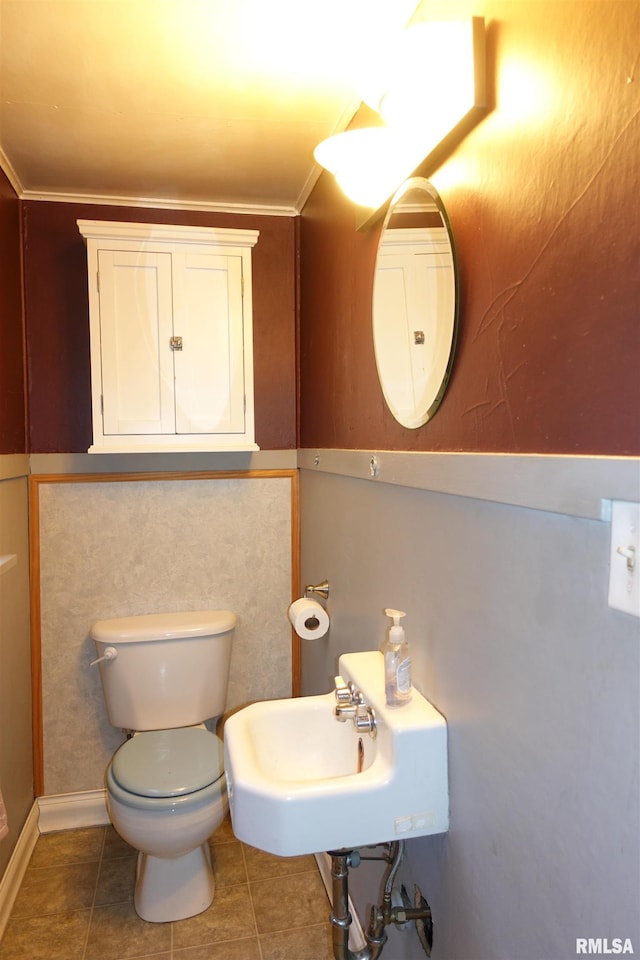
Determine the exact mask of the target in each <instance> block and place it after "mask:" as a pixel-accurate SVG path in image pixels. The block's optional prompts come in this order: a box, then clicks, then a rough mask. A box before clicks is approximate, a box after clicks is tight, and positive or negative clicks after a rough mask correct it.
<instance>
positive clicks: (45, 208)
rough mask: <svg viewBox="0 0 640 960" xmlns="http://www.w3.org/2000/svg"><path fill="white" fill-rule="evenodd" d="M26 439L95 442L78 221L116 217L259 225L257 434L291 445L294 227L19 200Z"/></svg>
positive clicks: (266, 445)
mask: <svg viewBox="0 0 640 960" xmlns="http://www.w3.org/2000/svg"><path fill="white" fill-rule="evenodd" d="M23 207H24V263H25V266H24V269H25V312H26V330H27V362H28V382H29V408H30V442H31V451H32V452H34V453H60V452H66V453H78V452H84V451H86V450H87V448H88V446H89V444H90V443H91V438H92V437H91V389H90V370H89V307H88V295H87V264H86V248H85V245H84V241H83V239H82V237H81V235H80V233H79V231H78V227H77V224H76V221H77V220H78V219H87V220H122V221H134V222H145V223H149V222H151V223H176V224H192V225H199V226H218V227H244V228H247V229H257V230H259V231H260V236H259V238H258V243H257V244H256V246H255V247H254V248H253V257H252V267H253V311H254V373H255V413H256V442H257V443H258V444H259V446H260V447H262V448H263V449H291V448H295V447H296V357H295V325H296V264H297V256H296V242H297V241H296V226H295V222H294V221H293V220H292V219H291V218H288V217H261V216H246V215H242V216H241V215H230V214H206V213H198V212H195V213H194V212H189V213H187V212H184V211H173V210H171V211H170V210H154V209H142V208H137V207H114V206H98V205H88V204H73V203H54V202H40V201H25V202H24V203H23Z"/></svg>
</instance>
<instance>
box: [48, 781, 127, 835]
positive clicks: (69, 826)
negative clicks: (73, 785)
mask: <svg viewBox="0 0 640 960" xmlns="http://www.w3.org/2000/svg"><path fill="white" fill-rule="evenodd" d="M38 807H39V809H40V824H39V826H40V833H53V832H54V831H55V830H77V829H78V828H79V827H100V826H104V824H107V823H109V822H110V821H109V814H108V813H107V803H106V791H105V790H84V791H80V792H78V793H58V794H53V795H51V796H49V797H38Z"/></svg>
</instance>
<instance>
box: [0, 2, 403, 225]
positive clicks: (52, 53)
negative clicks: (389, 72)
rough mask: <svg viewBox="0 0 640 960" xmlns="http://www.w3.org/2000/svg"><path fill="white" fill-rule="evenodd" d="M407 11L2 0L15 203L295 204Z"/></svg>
mask: <svg viewBox="0 0 640 960" xmlns="http://www.w3.org/2000/svg"><path fill="white" fill-rule="evenodd" d="M415 7H416V0H0V166H1V167H2V168H3V169H4V171H5V173H6V174H7V176H8V177H9V179H10V180H11V182H12V184H13V186H14V188H15V189H16V191H17V193H18V195H19V196H20V197H23V198H46V199H60V200H70V199H77V198H83V199H87V200H96V201H98V202H107V203H109V202H114V203H115V202H123V203H138V204H146V205H173V206H179V207H186V208H197V209H218V210H241V211H245V210H246V211H252V210H258V211H265V208H267V209H268V211H269V212H273V213H281V214H283V215H286V214H289V215H292V214H295V213H297V212H299V211H300V209H301V207H302V205H303V203H304V201H305V200H306V198H307V196H308V194H309V192H310V190H311V188H312V186H313V184H314V183H315V180H316V179H317V175H318V173H319V170H318V168H317V166H316V165H315V164H314V161H313V148H314V147H315V145H316V144H317V143H318V142H319V141H320V140H322V139H324V138H325V137H328V136H330V135H331V134H333V133H335V132H337V131H340V130H343V129H344V128H345V127H346V125H347V124H348V122H349V120H350V119H351V118H352V116H353V114H354V113H355V111H356V109H357V108H358V106H359V100H358V99H357V97H356V94H355V83H354V71H355V70H356V68H357V67H358V65H359V63H360V62H361V60H362V59H363V57H365V56H366V57H368V58H369V59H371V57H375V56H376V53H375V51H376V50H379V49H381V45H382V43H383V42H384V40H385V39H388V36H389V34H390V33H391V31H393V30H396V29H400V28H401V27H402V26H403V25H404V24H405V23H406V22H407V21H408V19H409V18H410V16H411V14H412V13H413V11H414V9H415ZM265 212H266V211H265Z"/></svg>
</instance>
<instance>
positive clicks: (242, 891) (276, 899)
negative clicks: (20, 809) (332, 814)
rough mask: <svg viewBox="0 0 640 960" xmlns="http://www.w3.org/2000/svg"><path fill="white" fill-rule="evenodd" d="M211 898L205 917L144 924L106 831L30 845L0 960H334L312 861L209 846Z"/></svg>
mask: <svg viewBox="0 0 640 960" xmlns="http://www.w3.org/2000/svg"><path fill="white" fill-rule="evenodd" d="M210 843H211V849H212V853H213V860H214V868H215V878H216V896H215V899H214V902H213V904H212V906H211V907H210V908H209V910H207V911H205V913H201V914H200V915H199V916H197V917H190V918H189V919H187V920H180V921H177V922H174V923H146V922H145V921H144V920H140V918H139V917H138V916H137V914H136V913H135V911H134V909H133V900H132V898H133V877H134V870H135V854H134V851H133V850H132V848H131V847H129V846H128V845H127V844H126V843H125V842H124V841H123V840H122V839H121V838H120V837H119V836H118V834H117V833H116V832H115V831H114V830H113V828H112V827H92V828H89V829H82V830H68V831H64V832H61V833H51V834H45V835H43V836H41V837H40V838H39V839H38V842H37V844H36V847H35V850H34V852H33V856H32V858H31V862H30V864H29V867H28V869H27V872H26V874H25V877H24V880H23V883H22V887H21V888H20V892H19V893H18V897H17V899H16V902H15V904H14V907H13V911H12V913H11V918H10V920H9V923H8V924H7V928H6V930H5V934H4V937H3V939H2V942H1V943H0V960H133V958H145V960H332V958H333V951H332V947H331V927H330V924H329V910H330V906H329V900H328V898H327V895H326V892H325V888H324V884H323V883H322V880H321V878H320V874H319V872H318V868H317V865H316V862H315V859H314V858H313V857H311V856H309V857H287V858H285V859H282V858H280V857H274V856H271V855H270V854H266V853H263V852H262V851H260V850H256V849H254V848H253V847H248V846H246V845H245V844H243V843H240V842H239V841H238V840H236V838H235V837H234V835H233V832H232V830H231V825H230V823H229V821H228V820H226V821H225V822H224V823H223V825H222V826H221V827H220V829H219V830H218V831H217V832H216V833H215V834H214V835H213V837H212V838H211V841H210Z"/></svg>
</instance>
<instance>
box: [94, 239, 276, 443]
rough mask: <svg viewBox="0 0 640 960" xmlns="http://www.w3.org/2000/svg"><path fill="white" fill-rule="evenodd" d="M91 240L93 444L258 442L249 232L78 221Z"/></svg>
mask: <svg viewBox="0 0 640 960" xmlns="http://www.w3.org/2000/svg"><path fill="white" fill-rule="evenodd" d="M78 228H79V230H80V233H81V234H82V236H83V237H84V238H85V240H86V243H87V262H88V276H89V327H90V338H91V392H92V405H93V444H92V446H91V447H90V448H89V452H90V453H126V452H134V451H135V452H138V451H162V452H166V451H171V450H175V451H178V450H257V449H258V447H257V446H256V443H255V437H254V414H253V324H252V301H251V249H252V247H253V246H254V245H255V243H256V242H257V239H258V231H257V230H227V229H220V228H217V227H204V228H203V227H176V226H167V225H159V224H137V223H115V222H110V221H96V220H78Z"/></svg>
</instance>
